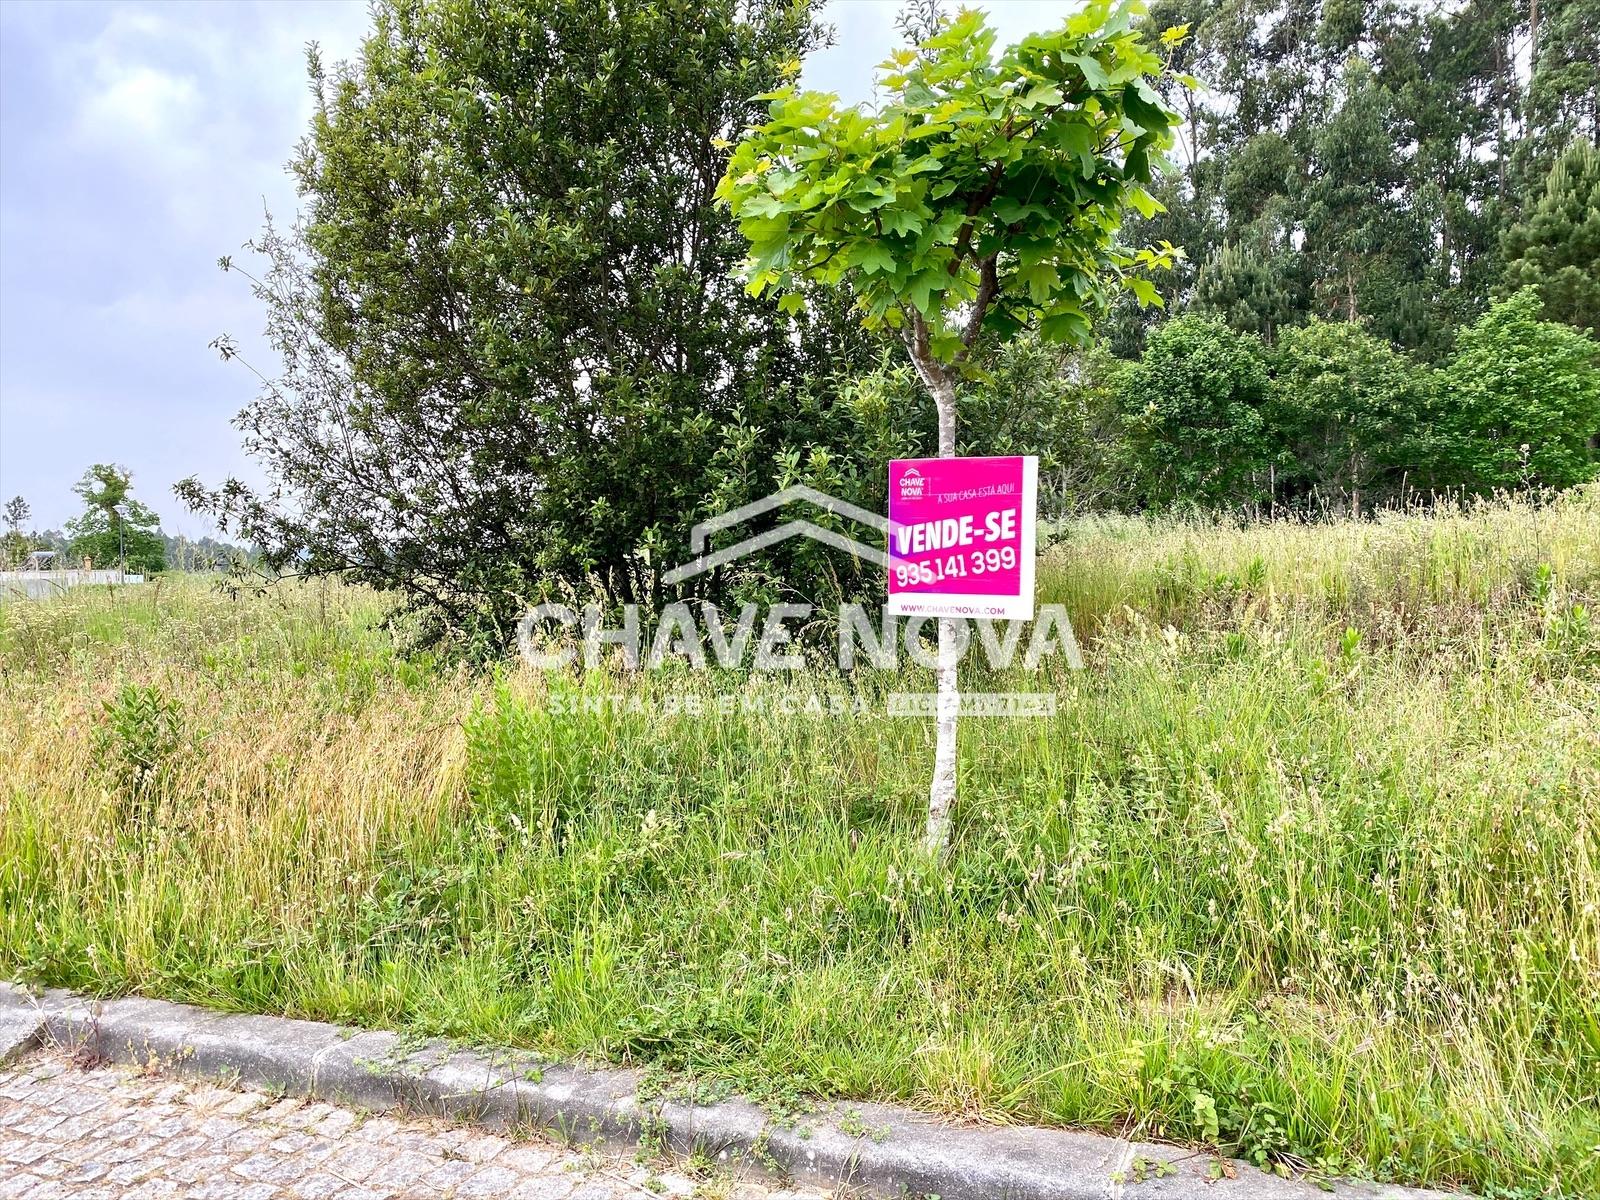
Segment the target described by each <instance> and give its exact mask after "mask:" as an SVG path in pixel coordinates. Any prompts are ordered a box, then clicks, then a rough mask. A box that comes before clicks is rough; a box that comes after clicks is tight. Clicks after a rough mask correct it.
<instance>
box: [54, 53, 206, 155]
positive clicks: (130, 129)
mask: <svg viewBox="0 0 1600 1200" xmlns="http://www.w3.org/2000/svg"><path fill="white" fill-rule="evenodd" d="M198 99H199V92H198V89H197V88H196V86H195V81H194V79H193V78H191V77H188V76H178V75H169V74H168V73H166V72H165V71H161V70H157V69H156V68H155V67H150V66H145V65H142V64H138V65H133V66H130V67H125V68H121V69H120V70H118V71H117V72H116V74H115V75H114V77H113V78H112V79H111V80H110V81H109V82H108V83H105V84H103V85H102V86H101V88H100V89H99V90H98V91H95V92H93V93H91V94H90V95H89V96H88V97H86V98H85V100H84V102H83V106H82V108H80V109H79V111H78V120H77V132H78V135H79V137H81V138H83V139H85V140H87V141H90V142H101V143H104V142H126V141H128V140H133V141H136V142H139V143H143V146H142V147H141V148H143V149H148V148H149V147H150V146H152V145H154V146H160V147H165V146H170V145H171V144H172V142H173V140H174V139H177V138H182V137H184V136H185V135H186V132H187V128H188V126H189V125H190V123H191V122H192V120H193V118H194V115H195V110H196V108H197V104H198Z"/></svg>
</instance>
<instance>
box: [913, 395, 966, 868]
mask: <svg viewBox="0 0 1600 1200" xmlns="http://www.w3.org/2000/svg"><path fill="white" fill-rule="evenodd" d="M918 366H919V368H921V367H922V364H920V363H919V364H918ZM930 367H931V369H924V370H922V376H923V381H924V382H925V383H927V385H928V390H929V391H931V392H932V393H933V402H934V405H935V407H936V408H937V409H938V412H939V457H940V458H954V457H955V456H956V389H955V384H954V382H953V381H952V380H951V379H950V377H949V375H948V373H947V372H945V371H944V370H942V369H941V368H940V367H939V366H938V365H937V364H930ZM958 636H959V632H958V630H957V629H956V622H955V620H954V619H952V618H950V617H941V618H940V619H939V658H938V664H939V665H938V667H937V668H936V669H935V677H936V679H937V680H938V688H939V694H938V703H937V708H936V713H937V715H936V717H935V724H934V749H933V782H932V783H931V784H930V785H929V787H928V829H927V833H926V834H925V835H924V842H925V844H926V846H927V850H928V853H929V854H941V853H943V852H944V850H945V848H946V847H947V846H948V845H949V844H950V809H951V807H952V806H953V805H954V804H955V799H956V719H957V717H958V715H959V713H960V711H961V691H960V689H959V687H958V686H957V680H956V663H957V638H958Z"/></svg>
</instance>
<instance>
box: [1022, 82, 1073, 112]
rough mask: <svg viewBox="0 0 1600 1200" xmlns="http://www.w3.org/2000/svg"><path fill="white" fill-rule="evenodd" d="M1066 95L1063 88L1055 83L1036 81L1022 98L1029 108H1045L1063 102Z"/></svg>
mask: <svg viewBox="0 0 1600 1200" xmlns="http://www.w3.org/2000/svg"><path fill="white" fill-rule="evenodd" d="M1063 99H1064V97H1063V96H1062V95H1061V89H1060V88H1058V87H1057V86H1056V85H1055V84H1053V83H1036V84H1034V85H1033V87H1031V88H1030V89H1029V90H1028V94H1027V95H1026V96H1024V97H1023V98H1022V102H1023V104H1025V105H1027V106H1028V107H1029V108H1045V107H1048V106H1050V105H1054V104H1060V103H1062V101H1063Z"/></svg>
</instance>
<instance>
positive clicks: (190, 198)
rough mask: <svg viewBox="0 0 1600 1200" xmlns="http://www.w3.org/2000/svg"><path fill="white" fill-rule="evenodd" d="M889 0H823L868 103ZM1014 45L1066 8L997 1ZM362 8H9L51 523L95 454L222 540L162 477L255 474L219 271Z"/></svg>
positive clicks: (5, 215) (241, 302)
mask: <svg viewBox="0 0 1600 1200" xmlns="http://www.w3.org/2000/svg"><path fill="white" fill-rule="evenodd" d="M898 7H899V5H898V0H832V3H831V4H830V8H829V12H828V19H829V20H830V21H831V22H832V23H833V25H834V26H835V27H836V29H837V30H838V34H839V36H838V39H837V41H836V44H835V45H834V46H833V48H831V49H829V50H827V51H824V52H822V53H820V54H818V55H816V56H815V57H814V58H813V60H812V61H811V62H809V63H808V64H807V67H806V82H807V83H808V84H809V85H810V86H814V87H821V88H826V89H828V90H832V91H837V92H839V93H840V94H841V95H842V96H844V97H845V99H847V100H860V99H865V98H868V97H869V96H870V94H871V88H872V68H873V65H874V64H875V63H877V62H879V61H881V60H882V59H883V58H884V56H885V53H886V51H887V50H888V49H889V48H890V47H891V46H892V45H893V44H894V43H895V41H896V40H897V36H898V35H897V34H896V32H895V30H894V15H895V12H896V11H897V10H898ZM982 7H985V8H987V9H989V11H990V13H991V15H992V17H993V19H994V23H995V24H996V25H997V26H998V27H999V29H1000V32H1001V36H1002V40H1012V39H1014V38H1016V37H1018V36H1020V35H1021V34H1023V33H1026V32H1028V31H1030V30H1032V29H1037V28H1045V27H1049V26H1051V25H1054V24H1055V23H1057V22H1059V21H1060V20H1061V19H1062V18H1063V17H1064V16H1065V14H1066V13H1067V11H1069V10H1070V9H1071V8H1072V7H1074V6H1073V5H1072V4H1071V3H1069V2H1067V0H991V2H990V3H987V4H983V5H982ZM366 26H367V9H366V4H365V0H296V2H292V3H291V2H285V0H259V2H252V0H213V2H206V0H155V2H144V3H132V2H130V3H109V4H96V3H87V2H82V0H80V2H79V3H72V4H57V3H49V2H36V0H4V2H0V500H3V499H5V498H8V497H10V496H13V495H19V494H20V495H22V496H24V497H25V498H26V499H27V500H28V502H29V503H30V504H31V505H32V507H33V514H34V519H33V522H32V523H33V525H35V526H36V527H38V528H59V527H60V526H61V525H62V524H63V523H64V522H65V521H66V520H67V518H69V517H70V516H72V515H74V513H75V512H76V511H77V509H78V506H77V503H76V499H75V497H74V496H73V495H72V492H71V488H72V484H73V483H74V482H75V481H76V480H77V479H78V477H79V476H80V475H82V473H83V471H84V469H85V468H86V467H87V466H88V465H89V464H91V463H95V462H108V461H109V462H117V463H121V464H123V465H124V466H126V467H128V468H129V469H131V470H132V471H133V473H134V487H135V493H136V494H137V495H140V496H142V497H143V498H144V499H145V501H146V502H147V503H149V504H150V505H151V506H152V507H153V508H155V510H156V511H157V512H158V513H159V514H160V515H161V517H162V525H163V527H164V528H165V529H166V530H167V531H168V532H169V533H179V532H181V533H187V534H189V535H190V536H199V535H200V534H203V533H206V532H210V528H209V526H208V525H207V523H206V522H205V521H204V520H202V519H200V518H197V517H195V516H193V515H191V514H188V513H186V512H185V511H184V510H183V509H182V508H181V506H180V505H179V504H178V503H177V501H176V500H174V499H173V497H172V493H171V487H172V484H173V483H174V482H176V481H177V480H179V479H182V478H184V477H185V476H187V475H193V474H197V475H199V476H200V477H201V478H202V479H203V480H205V481H207V482H209V483H215V482H217V481H219V480H220V479H222V478H223V477H224V476H226V475H229V474H235V475H239V476H240V477H242V478H246V479H252V480H254V479H257V478H258V474H257V472H256V471H255V470H254V469H253V468H252V465H251V463H250V462H249V460H248V459H247V458H245V456H244V455H243V454H242V453H241V451H240V450H239V445H238V437H237V434H236V432H235V431H234V429H233V428H232V426H231V425H230V424H229V418H230V417H231V416H232V415H233V414H234V413H235V412H236V411H237V410H238V409H239V408H240V407H241V406H242V405H243V404H244V403H245V402H246V401H247V400H248V399H249V398H250V396H251V395H252V394H253V391H254V389H253V387H252V383H253V377H251V376H250V375H249V373H248V372H247V371H245V370H244V369H243V368H241V367H240V366H239V365H238V364H225V363H222V362H220V361H219V360H218V358H217V356H216V354H215V353H214V352H213V351H211V350H209V349H208V348H207V343H209V342H210V341H211V340H212V339H213V338H214V337H216V336H217V335H218V334H220V333H224V332H226V333H229V334H232V335H233V336H234V337H235V339H236V340H237V341H238V342H239V344H240V346H241V348H242V349H243V350H244V351H245V353H246V355H247V356H248V357H250V358H251V359H252V361H254V362H255V363H256V364H257V365H259V366H261V367H262V368H263V369H269V368H270V367H271V365H272V364H271V360H270V358H269V356H268V352H267V351H266V349H265V347H264V345H263V343H262V342H261V339H260V337H259V333H258V331H259V329H260V326H261V322H262V316H261V312H260V310H259V308H258V307H257V306H256V305H255V302H254V301H253V300H252V299H251V298H250V296H249V294H248V293H247V291H246V290H245V284H244V281H243V280H242V279H241V278H240V277H239V276H237V275H224V274H222V272H220V271H219V270H218V269H217V267H216V261H217V259H218V257H219V256H221V255H223V254H230V253H233V252H235V251H237V250H238V249H239V247H240V244H241V243H242V242H244V241H245V240H246V239H247V238H249V237H250V236H251V235H252V234H253V233H255V232H256V231H257V230H258V229H259V228H260V225H261V216H262V211H263V206H265V207H267V208H270V209H271V210H272V212H273V213H274V214H275V215H280V216H282V217H285V218H287V217H288V216H289V215H290V214H291V213H292V212H293V209H294V204H295V195H294V189H293V187H292V185H291V183H290V181H289V179H288V177H287V176H286V175H285V172H284V163H285V162H286V161H287V160H288V158H289V155H290V153H291V151H292V149H293V147H294V143H295V141H296V140H297V139H298V138H299V136H300V134H301V133H302V131H303V130H304V129H305V127H306V123H307V120H308V119H309V116H310V111H311V103H310V98H309V94H308V92H307V90H306V84H305V71H304V52H305V46H306V43H308V42H317V43H319V44H320V45H321V46H322V49H323V53H324V56H325V57H326V58H328V59H335V58H345V57H348V56H350V55H352V54H353V53H354V52H355V50H356V48H357V47H358V45H359V43H360V39H361V37H362V34H363V32H364V30H365V29H366Z"/></svg>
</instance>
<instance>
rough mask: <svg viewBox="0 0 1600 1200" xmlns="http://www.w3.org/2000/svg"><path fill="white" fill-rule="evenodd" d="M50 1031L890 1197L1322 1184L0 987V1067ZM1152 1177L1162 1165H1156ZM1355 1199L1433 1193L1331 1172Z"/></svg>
mask: <svg viewBox="0 0 1600 1200" xmlns="http://www.w3.org/2000/svg"><path fill="white" fill-rule="evenodd" d="M44 1041H50V1042H53V1043H55V1044H56V1045H59V1046H61V1047H63V1048H66V1049H69V1050H82V1051H85V1052H87V1053H88V1054H90V1055H93V1056H94V1057H97V1058H102V1059H107V1060H110V1061H114V1062H118V1063H127V1064H135V1065H141V1066H143V1065H155V1066H159V1067H161V1068H162V1069H165V1070H168V1071H172V1072H175V1073H178V1074H183V1075H189V1076H196V1077H201V1078H207V1079H213V1080H216V1079H220V1080H223V1081H227V1082H233V1083H236V1084H240V1085H247V1086H250V1087H253V1088H258V1089H261V1090H264V1091H271V1092H281V1093H284V1094H286V1095H294V1096H306V1097H310V1098H314V1099H318V1100H326V1101H330V1102H334V1103H339V1104H346V1105H350V1106H352V1107H356V1108H362V1109H368V1110H372V1111H384V1110H389V1109H396V1108H403V1109H406V1110H408V1111H415V1112H422V1113H429V1114H435V1115H440V1116H448V1117H454V1118H459V1119H464V1120H470V1121H473V1122H476V1123H479V1124H483V1125H486V1126H490V1127H493V1128H499V1129H506V1128H509V1127H512V1126H533V1127H538V1128H541V1129H544V1130H547V1131H552V1132H555V1133H556V1134H558V1135H560V1136H562V1137H565V1138H567V1139H568V1140H570V1141H573V1142H577V1143H580V1144H588V1143H592V1142H603V1143H606V1144H608V1145H610V1146H612V1147H614V1148H625V1149H632V1148H633V1147H635V1146H637V1145H639V1144H640V1143H641V1142H645V1143H646V1144H648V1145H651V1146H652V1147H659V1148H663V1149H667V1150H671V1151H673V1152H676V1153H678V1154H690V1153H692V1152H694V1151H697V1150H698V1151H700V1152H701V1153H704V1154H706V1155H709V1156H710V1157H711V1158H713V1159H715V1160H718V1161H720V1162H722V1163H724V1164H726V1165H728V1166H730V1167H733V1168H735V1169H737V1170H741V1171H743V1172H746V1173H749V1172H760V1171H768V1172H775V1173H778V1174H786V1175H789V1176H791V1177H792V1178H794V1179H795V1180H797V1181H799V1182H802V1183H807V1184H813V1185H816V1186H820V1187H839V1186H841V1185H845V1186H848V1187H851V1188H855V1189H858V1190H860V1191H863V1192H865V1193H867V1194H870V1195H874V1196H880V1197H886V1198H892V1200H903V1198H905V1197H922V1196H928V1197H938V1198H939V1200H1121V1198H1122V1197H1123V1195H1124V1193H1125V1192H1126V1193H1127V1198H1128V1200H1178V1198H1195V1197H1201V1196H1204V1197H1207V1198H1208V1200H1228V1198H1236V1200H1312V1198H1314V1197H1324V1196H1327V1195H1328V1194H1330V1192H1329V1189H1325V1188H1320V1187H1318V1186H1315V1185H1313V1184H1310V1183H1307V1182H1304V1181H1300V1180H1284V1179H1279V1178H1278V1177H1277V1176H1275V1175H1271V1174H1269V1173H1267V1172H1265V1171H1261V1170H1258V1169H1257V1168H1255V1167H1253V1166H1250V1165H1248V1164H1246V1163H1234V1164H1232V1166H1233V1168H1234V1170H1235V1177H1234V1178H1232V1179H1225V1180H1221V1181H1218V1182H1215V1183H1213V1182H1211V1180H1210V1179H1209V1177H1208V1170H1209V1167H1210V1164H1211V1162H1212V1158H1211V1156H1210V1155H1206V1154H1201V1153H1195V1152H1193V1151H1190V1150H1185V1149H1183V1148H1181V1147H1175V1146H1162V1145H1156V1144H1154V1143H1148V1142H1130V1141H1126V1140H1124V1139H1120V1138H1113V1137H1106V1136H1103V1135H1100V1134H1090V1133H1076V1132H1071V1131H1067V1130H1054V1129H1035V1128H1026V1127H995V1126H979V1125H973V1124H962V1123H957V1122H954V1121H941V1120H939V1119H937V1118H934V1117H929V1116H926V1115H923V1114H920V1113H914V1112H910V1111H907V1110H905V1109H900V1108H894V1107H891V1106H888V1105H881V1104H864V1103H863V1104H830V1105H826V1106H823V1107H821V1108H819V1109H818V1110H817V1111H815V1112H810V1113H807V1114H805V1115H804V1116H803V1117H801V1118H798V1119H797V1120H795V1121H792V1122H780V1121H774V1120H773V1119H772V1118H771V1117H769V1116H768V1115H767V1114H766V1113H764V1112H762V1110H760V1109H759V1108H757V1107H756V1106H755V1105H753V1104H750V1103H748V1102H746V1101H743V1100H737V1099H735V1100H728V1101H720V1102H717V1103H710V1104H697V1103H694V1102H692V1101H689V1100H682V1099H670V1098H663V1099H660V1100H642V1099H641V1098H640V1097H639V1093H638V1089H639V1084H640V1081H641V1075H640V1072H637V1071H628V1070H619V1069H616V1068H609V1067H607V1068H587V1067H578V1066H571V1065H561V1064H555V1063H550V1062H546V1061H544V1060H541V1059H538V1058H536V1057H534V1056H532V1055H529V1054H525V1053H521V1052H490V1051H483V1050H460V1049H456V1048H453V1047H451V1046H449V1045H448V1044H446V1043H443V1042H438V1041H430V1042H419V1041H415V1040H407V1039H405V1038H402V1037H401V1036H400V1035H398V1034H394V1033H383V1032H363V1031H360V1030H355V1029H349V1028H345V1027H342V1026H338V1025H327V1024H323V1023H321V1022H316V1021H296V1020H290V1019H288V1018H285V1017H261V1016H229V1015H224V1014H221V1013H215V1012H211V1011H208V1010H206V1009H203V1008H195V1007H193V1006H191V1005H187V1004H171V1003H168V1002H166V1001H162V1000H146V999H143V998H140V997H130V998H128V999H123V1000H106V1001H96V1000H90V999H86V998H83V997H79V996H75V995H73V994H72V993H70V992H64V991H46V992H43V993H40V994H37V995H36V994H33V993H30V992H28V991H25V990H23V989H21V988H16V987H12V986H10V985H8V984H3V983H0V1062H5V1061H9V1060H11V1059H13V1058H15V1057H17V1056H19V1055H21V1054H24V1053H26V1052H27V1051H28V1050H29V1049H31V1048H32V1047H33V1046H35V1045H37V1044H39V1043H41V1042H44ZM1158 1171H1159V1172H1160V1174H1159V1175H1158V1174H1157V1172H1158ZM1331 1192H1332V1194H1334V1195H1337V1196H1344V1197H1349V1198H1350V1200H1356V1198H1363V1200H1425V1198H1428V1197H1442V1196H1444V1195H1446V1193H1443V1192H1436V1191H1428V1190H1424V1189H1420V1188H1406V1187H1397V1186H1390V1185H1378V1184H1368V1183H1362V1182H1341V1183H1338V1184H1336V1185H1334V1186H1333V1188H1332V1189H1331Z"/></svg>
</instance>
